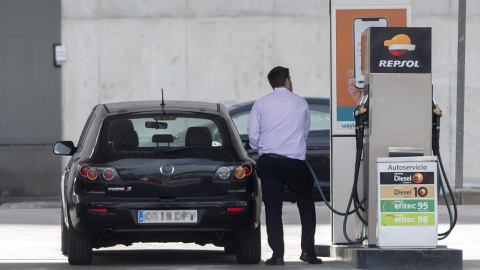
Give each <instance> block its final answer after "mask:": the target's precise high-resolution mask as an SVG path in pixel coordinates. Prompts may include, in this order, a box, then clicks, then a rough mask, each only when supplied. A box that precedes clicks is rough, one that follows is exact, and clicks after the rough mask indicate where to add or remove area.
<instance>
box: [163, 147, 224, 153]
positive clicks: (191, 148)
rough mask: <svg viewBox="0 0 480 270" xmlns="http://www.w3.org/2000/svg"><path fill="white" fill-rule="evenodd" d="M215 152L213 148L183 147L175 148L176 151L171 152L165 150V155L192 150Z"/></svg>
mask: <svg viewBox="0 0 480 270" xmlns="http://www.w3.org/2000/svg"><path fill="white" fill-rule="evenodd" d="M199 149H201V150H215V148H214V147H211V146H185V147H182V148H176V149H171V150H166V151H165V154H170V153H175V152H184V151H185V152H188V151H192V150H199Z"/></svg>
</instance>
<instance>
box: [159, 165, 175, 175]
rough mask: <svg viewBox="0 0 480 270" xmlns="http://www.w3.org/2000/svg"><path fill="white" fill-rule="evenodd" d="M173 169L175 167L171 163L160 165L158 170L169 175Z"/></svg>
mask: <svg viewBox="0 0 480 270" xmlns="http://www.w3.org/2000/svg"><path fill="white" fill-rule="evenodd" d="M173 171H175V168H173V166H172V165H163V166H162V167H160V172H161V173H162V174H163V175H171V174H172V173H173Z"/></svg>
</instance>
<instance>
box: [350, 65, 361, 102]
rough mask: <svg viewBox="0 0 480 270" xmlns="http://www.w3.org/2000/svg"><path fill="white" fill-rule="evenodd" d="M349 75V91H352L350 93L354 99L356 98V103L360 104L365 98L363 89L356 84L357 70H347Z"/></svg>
mask: <svg viewBox="0 0 480 270" xmlns="http://www.w3.org/2000/svg"><path fill="white" fill-rule="evenodd" d="M347 76H348V92H349V93H350V95H352V97H353V99H354V100H355V103H357V104H359V103H360V101H361V100H362V98H363V89H358V88H357V87H356V86H355V84H356V83H357V80H356V79H355V72H353V69H349V70H348V71H347Z"/></svg>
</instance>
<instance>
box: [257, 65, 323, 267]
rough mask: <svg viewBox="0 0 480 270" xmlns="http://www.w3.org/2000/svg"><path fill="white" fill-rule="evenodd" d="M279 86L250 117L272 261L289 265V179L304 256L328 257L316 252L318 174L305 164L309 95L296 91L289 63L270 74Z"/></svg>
mask: <svg viewBox="0 0 480 270" xmlns="http://www.w3.org/2000/svg"><path fill="white" fill-rule="evenodd" d="M268 81H269V82H270V85H271V86H272V88H273V90H274V91H273V92H272V93H270V94H268V95H266V96H264V97H262V98H260V99H258V100H257V101H256V102H255V104H254V105H253V107H252V111H251V113H250V118H249V119H248V136H249V139H250V146H251V147H252V149H255V150H258V154H259V155H260V157H259V159H258V162H257V168H258V169H257V172H258V175H259V177H260V179H261V183H262V194H263V201H264V204H265V219H266V225H267V235H268V244H269V245H270V248H271V249H272V251H273V255H272V257H271V258H270V259H268V260H266V261H265V264H267V265H284V264H285V263H284V261H283V256H284V252H285V247H284V242H283V223H282V206H283V192H284V191H283V189H284V186H285V185H286V186H287V187H288V188H289V189H290V190H291V191H292V193H293V195H294V196H295V199H296V200H297V207H298V209H299V212H300V220H301V223H302V240H301V246H302V254H301V256H300V259H301V260H302V261H306V262H308V263H311V264H319V263H322V260H320V259H318V258H317V256H316V254H315V248H314V242H315V241H314V237H315V227H316V218H315V204H314V200H313V193H312V189H313V177H312V175H311V173H310V171H309V170H308V167H307V165H306V164H305V153H306V150H307V147H306V139H307V136H308V131H309V128H310V111H309V109H308V104H307V102H306V100H305V99H304V98H302V97H300V96H298V95H296V94H294V93H293V92H292V89H293V87H292V79H291V78H290V73H289V70H288V68H284V67H275V68H273V69H272V70H271V71H270V73H269V74H268Z"/></svg>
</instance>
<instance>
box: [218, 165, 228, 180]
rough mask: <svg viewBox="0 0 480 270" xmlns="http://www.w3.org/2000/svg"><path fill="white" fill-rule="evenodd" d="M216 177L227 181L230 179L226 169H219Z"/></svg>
mask: <svg viewBox="0 0 480 270" xmlns="http://www.w3.org/2000/svg"><path fill="white" fill-rule="evenodd" d="M218 176H220V178H222V179H224V180H225V179H228V178H229V177H230V169H229V168H227V167H221V168H220V169H218Z"/></svg>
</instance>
